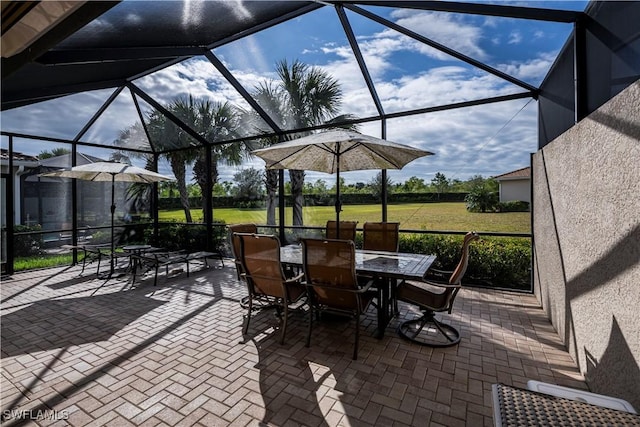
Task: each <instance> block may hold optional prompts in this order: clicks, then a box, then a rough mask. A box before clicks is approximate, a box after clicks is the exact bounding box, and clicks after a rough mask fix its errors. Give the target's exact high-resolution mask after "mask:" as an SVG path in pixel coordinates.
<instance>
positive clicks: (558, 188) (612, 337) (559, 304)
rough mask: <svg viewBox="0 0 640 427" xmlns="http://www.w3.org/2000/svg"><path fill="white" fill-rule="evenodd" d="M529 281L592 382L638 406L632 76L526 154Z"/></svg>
mask: <svg viewBox="0 0 640 427" xmlns="http://www.w3.org/2000/svg"><path fill="white" fill-rule="evenodd" d="M532 179H533V218H534V223H533V227H534V228H533V235H534V244H535V247H534V289H535V292H536V295H537V297H538V299H539V300H540V302H541V304H542V306H543V308H544V310H545V311H546V313H547V314H548V315H549V317H550V319H551V321H552V323H553V325H554V326H555V328H556V329H557V331H558V333H559V334H560V336H561V337H562V338H563V339H564V342H565V344H566V345H567V348H568V349H569V351H570V352H571V354H572V356H573V357H574V359H575V360H576V362H577V363H578V366H579V367H580V370H581V371H582V372H583V374H584V375H585V377H586V379H587V383H588V384H589V387H590V388H591V391H593V392H595V393H601V394H606V395H610V396H615V397H619V398H622V399H625V400H628V401H629V402H631V404H632V405H633V406H634V407H635V408H636V410H638V411H639V412H640V81H638V82H635V83H634V84H633V85H631V86H630V87H628V88H627V89H626V90H625V91H623V92H622V93H620V94H619V95H618V96H616V97H615V98H613V99H611V100H610V101H609V102H608V103H607V104H605V105H603V106H602V107H601V108H600V109H599V110H597V111H596V112H594V113H593V114H591V115H590V116H589V117H587V118H586V119H584V120H582V121H581V122H580V123H578V125H576V126H574V127H573V128H571V129H570V130H568V131H567V132H566V133H564V134H563V135H561V136H560V137H558V138H557V139H556V140H554V141H553V142H551V143H550V144H549V145H547V146H545V147H544V148H543V149H542V150H539V151H538V152H537V153H536V154H535V155H534V156H533V158H532Z"/></svg>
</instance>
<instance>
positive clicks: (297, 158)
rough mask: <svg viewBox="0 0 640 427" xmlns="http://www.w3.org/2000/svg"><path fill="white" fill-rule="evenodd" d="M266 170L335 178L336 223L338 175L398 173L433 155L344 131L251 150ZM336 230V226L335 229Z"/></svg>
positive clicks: (338, 208) (337, 213) (340, 204)
mask: <svg viewBox="0 0 640 427" xmlns="http://www.w3.org/2000/svg"><path fill="white" fill-rule="evenodd" d="M253 154H255V155H256V156H258V157H260V158H262V159H263V160H264V161H265V162H266V163H267V169H296V170H311V171H317V172H326V173H335V174H336V182H337V184H336V220H337V221H338V223H339V222H340V211H341V210H342V203H341V202H340V172H341V171H355V170H367V169H402V167H404V165H406V164H407V163H409V162H411V161H412V160H415V159H417V158H419V157H423V156H429V155H433V153H431V152H429V151H425V150H420V149H418V148H414V147H410V146H408V145H404V144H398V143H395V142H391V141H387V140H385V139H380V138H375V137H373V136H368V135H363V134H361V133H358V132H353V131H349V130H344V129H336V130H330V131H326V132H319V133H314V134H312V135H308V136H305V137H302V138H299V139H295V140H293V141H287V142H283V143H280V144H275V145H272V146H271V147H268V148H262V149H259V150H254V151H253ZM338 226H339V225H338Z"/></svg>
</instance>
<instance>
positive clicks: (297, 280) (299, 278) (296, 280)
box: [284, 273, 304, 284]
mask: <svg viewBox="0 0 640 427" xmlns="http://www.w3.org/2000/svg"><path fill="white" fill-rule="evenodd" d="M302 279H304V273H300V274H298V275H297V276H295V277H291V278H289V279H287V280H285V281H284V282H285V283H287V284H288V283H302Z"/></svg>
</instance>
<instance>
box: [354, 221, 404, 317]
mask: <svg viewBox="0 0 640 427" xmlns="http://www.w3.org/2000/svg"><path fill="white" fill-rule="evenodd" d="M362 230H363V233H362V237H363V240H362V249H364V250H368V251H387V252H398V246H399V243H400V235H399V230H400V223H399V222H365V223H364V226H363V228H362ZM395 285H396V279H393V280H392V283H391V286H390V288H391V301H392V302H393V306H392V307H393V312H394V313H397V312H398V302H397V300H396V298H395V289H396V286H395ZM376 286H378V287H380V286H389V284H388V282H387V281H386V280H385V281H383V280H379V279H378V280H376ZM391 314H393V313H391Z"/></svg>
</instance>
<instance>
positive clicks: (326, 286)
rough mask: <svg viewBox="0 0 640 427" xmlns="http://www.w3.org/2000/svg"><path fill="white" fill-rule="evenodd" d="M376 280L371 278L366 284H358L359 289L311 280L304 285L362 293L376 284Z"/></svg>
mask: <svg viewBox="0 0 640 427" xmlns="http://www.w3.org/2000/svg"><path fill="white" fill-rule="evenodd" d="M374 282H375V280H373V279H372V280H369V281H368V282H367V284H366V285H364V286H358V289H346V288H341V287H339V286H334V285H325V284H321V283H309V282H304V285H306V286H308V287H318V288H327V289H336V290H339V291H341V292H351V293H354V294H362V293H365V292H367V291H368V290H369V288H371V286H372V285H373V284H374Z"/></svg>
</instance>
